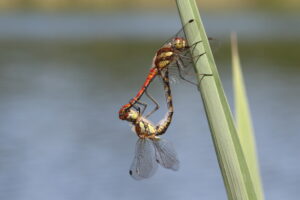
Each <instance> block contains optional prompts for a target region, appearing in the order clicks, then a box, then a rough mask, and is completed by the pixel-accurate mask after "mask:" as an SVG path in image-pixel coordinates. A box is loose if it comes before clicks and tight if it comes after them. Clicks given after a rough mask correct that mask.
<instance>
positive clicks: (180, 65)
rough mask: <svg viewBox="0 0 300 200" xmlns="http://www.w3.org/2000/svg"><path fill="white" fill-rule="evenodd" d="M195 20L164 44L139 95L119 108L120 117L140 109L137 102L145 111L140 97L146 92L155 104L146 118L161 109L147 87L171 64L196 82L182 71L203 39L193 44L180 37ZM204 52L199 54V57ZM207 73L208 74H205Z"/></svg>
mask: <svg viewBox="0 0 300 200" xmlns="http://www.w3.org/2000/svg"><path fill="white" fill-rule="evenodd" d="M193 22H194V20H193V19H191V20H189V21H188V23H186V24H185V25H184V26H183V27H182V28H181V29H180V30H179V31H178V32H177V33H176V34H175V36H173V37H172V38H171V39H169V40H168V41H167V42H165V43H164V45H163V46H162V47H161V48H159V49H158V50H157V52H156V54H155V56H154V58H153V61H152V65H151V68H150V71H149V73H148V76H147V78H146V80H145V82H144V83H143V85H142V87H141V89H140V90H139V91H138V93H137V95H136V96H135V97H134V98H132V99H131V100H130V101H129V103H127V104H125V105H123V106H122V107H121V109H120V110H119V118H120V119H123V120H124V119H125V118H126V117H125V114H126V113H127V111H128V110H129V109H130V108H132V107H134V108H137V109H140V107H137V106H135V105H136V104H139V105H140V106H143V109H142V112H141V113H143V112H144V111H145V109H146V107H147V104H146V103H144V102H141V101H140V99H141V97H142V95H143V94H144V93H145V94H146V95H147V97H148V98H149V99H150V100H151V101H152V102H153V103H154V104H155V108H154V109H153V110H152V111H151V112H149V113H148V114H147V115H146V118H148V117H149V116H150V115H151V114H153V113H154V112H155V111H156V110H158V109H159V104H158V103H157V101H156V100H155V99H154V98H153V97H152V96H151V95H150V94H149V93H148V92H147V88H148V86H149V85H150V83H151V82H152V81H153V80H154V78H155V77H156V76H157V75H160V74H163V73H164V72H165V71H168V69H169V68H170V66H175V67H176V68H177V69H178V75H179V77H180V78H181V79H183V80H185V81H187V82H189V83H192V84H195V83H193V82H192V81H190V80H188V79H186V78H185V77H184V76H183V75H182V71H184V70H186V68H187V67H188V66H190V65H186V64H185V63H186V61H188V62H190V63H191V61H192V59H193V58H192V57H191V55H188V53H189V51H190V50H191V49H192V50H193V49H194V47H195V46H196V45H197V44H198V43H199V42H201V41H199V42H196V43H195V44H193V45H191V46H190V45H188V42H187V40H186V39H185V37H179V35H180V33H183V30H184V28H185V27H186V26H187V25H188V24H191V23H193ZM203 54H205V53H202V54H200V55H198V56H197V58H198V59H199V58H200V57H201V56H202V55H203ZM203 75H206V74H203Z"/></svg>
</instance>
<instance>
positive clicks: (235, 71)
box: [231, 33, 264, 199]
mask: <svg viewBox="0 0 300 200" xmlns="http://www.w3.org/2000/svg"><path fill="white" fill-rule="evenodd" d="M231 55H232V77H233V88H234V102H235V118H236V128H237V132H238V133H239V134H238V136H239V139H240V142H241V146H242V148H243V152H244V155H245V157H246V162H247V164H248V167H249V170H250V174H251V178H252V180H253V182H254V183H255V184H254V188H255V191H256V194H257V196H258V197H259V199H264V195H263V191H262V184H261V180H260V173H259V167H258V162H257V156H256V148H255V146H256V145H255V138H254V132H253V128H252V121H251V114H250V111H249V106H248V100H247V95H246V89H245V84H244V78H243V74H242V69H241V64H240V59H239V54H238V44H237V36H236V34H235V33H232V34H231Z"/></svg>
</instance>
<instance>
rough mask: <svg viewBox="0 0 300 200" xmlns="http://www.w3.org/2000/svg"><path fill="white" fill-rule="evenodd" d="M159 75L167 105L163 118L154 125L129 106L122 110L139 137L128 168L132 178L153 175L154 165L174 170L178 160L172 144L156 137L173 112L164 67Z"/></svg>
mask: <svg viewBox="0 0 300 200" xmlns="http://www.w3.org/2000/svg"><path fill="white" fill-rule="evenodd" d="M162 77H163V83H164V90H165V96H166V100H167V107H168V112H167V114H166V116H165V118H164V119H163V120H162V121H161V122H159V123H158V125H154V124H153V123H152V122H151V121H149V120H148V119H147V118H146V117H144V116H142V115H141V113H140V112H138V111H136V110H134V109H132V108H130V109H129V110H126V113H125V115H124V116H125V119H124V120H126V121H128V122H130V123H131V124H132V126H133V127H132V128H133V131H134V132H135V133H136V134H137V136H138V137H139V139H138V141H137V143H136V148H135V156H134V159H133V162H132V164H131V167H130V170H129V174H130V176H131V177H132V178H134V179H136V180H142V179H146V178H149V177H151V176H153V175H154V174H155V172H156V170H157V167H158V165H161V166H162V167H164V168H166V169H171V170H174V171H177V170H178V169H179V160H178V158H177V153H176V151H175V149H174V148H173V146H172V144H171V143H170V142H168V141H167V140H165V139H162V138H160V136H161V135H163V134H164V133H165V132H166V131H167V129H168V127H169V126H170V123H171V121H172V116H173V113H174V109H173V103H172V95H171V89H170V85H169V75H168V71H166V72H165V74H162Z"/></svg>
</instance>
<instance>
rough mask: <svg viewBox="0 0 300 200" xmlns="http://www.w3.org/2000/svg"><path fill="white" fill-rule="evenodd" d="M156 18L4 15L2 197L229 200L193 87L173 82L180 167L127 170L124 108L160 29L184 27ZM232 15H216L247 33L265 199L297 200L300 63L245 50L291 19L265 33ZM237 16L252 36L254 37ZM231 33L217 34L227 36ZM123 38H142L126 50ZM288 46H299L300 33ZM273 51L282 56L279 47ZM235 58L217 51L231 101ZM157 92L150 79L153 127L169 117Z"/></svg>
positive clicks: (163, 33)
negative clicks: (155, 104) (156, 108)
mask: <svg viewBox="0 0 300 200" xmlns="http://www.w3.org/2000/svg"><path fill="white" fill-rule="evenodd" d="M160 16H161V15H159V16H158V15H156V16H154V15H150V14H149V15H145V16H144V15H141V16H139V17H138V18H137V17H136V16H134V15H129V16H127V15H125V16H123V15H112V16H110V17H103V15H100V16H98V15H75V14H73V15H71V14H61V15H46V14H45V15H43V14H3V15H2V16H0V27H2V28H1V29H0V63H1V65H0V111H1V112H0V138H1V140H0V199H7V200H8V199H9V200H27V199H28V200H29V199H30V200H35V199H36V200H38V199H39V200H40V199H45V200H47V199H49V200H50V199H51V200H53V199H55V200H60V199H72V200H77V199H78V200H82V199H89V200H93V199H124V200H126V199H128V200H129V199H130V200H132V199H145V200H147V199H149V200H150V199H151V200H152V199H174V200H177V199H189V200H194V199H226V192H225V189H224V185H223V181H222V177H221V174H220V170H219V167H218V163H217V160H216V155H215V152H214V148H213V144H212V140H211V136H210V132H209V129H208V124H207V121H206V117H205V113H204V110H203V106H202V102H201V99H200V96H199V93H198V92H197V90H196V88H193V87H191V86H190V85H189V84H185V83H180V84H176V86H174V87H172V89H173V90H172V91H173V96H174V107H175V114H174V120H173V122H172V125H171V126H170V128H169V130H168V132H167V133H166V135H165V138H167V139H168V140H169V141H171V142H172V143H173V144H174V146H175V148H176V150H177V152H178V155H179V159H180V162H181V166H180V170H179V171H178V172H173V171H170V170H166V169H162V168H159V169H158V171H157V173H156V174H155V175H154V176H153V177H152V178H151V179H148V180H144V181H138V182H137V181H135V180H133V179H132V178H131V177H130V176H129V174H128V169H129V166H130V164H131V161H132V159H133V153H134V147H135V142H136V140H137V138H136V136H135V135H134V134H133V133H132V132H131V130H130V127H129V126H128V124H127V123H126V122H124V121H120V120H119V119H118V115H117V111H118V109H119V108H120V106H121V105H123V104H125V103H127V102H128V100H129V99H130V98H131V97H132V96H133V95H134V94H135V93H136V92H137V90H138V89H139V87H140V85H141V84H142V82H143V80H144V78H145V76H146V73H147V71H148V65H149V64H150V62H151V57H152V54H151V52H154V51H155V50H156V48H157V45H156V44H160V43H161V41H164V40H165V37H168V36H167V35H170V34H169V29H165V28H163V29H160V28H159V27H165V25H164V24H168V26H169V25H170V27H171V28H170V29H172V31H173V30H174V31H173V32H176V28H178V26H179V23H178V22H177V21H176V20H177V19H174V18H173V16H166V17H165V18H164V20H161V21H160ZM237 16H239V18H230V17H229V18H226V17H224V18H223V19H220V20H221V21H222V22H224V23H225V22H226V23H229V21H230V20H233V23H232V24H233V26H236V27H241V28H240V33H239V35H241V38H243V39H242V40H241V49H242V51H241V55H242V64H243V69H244V74H245V80H246V86H247V91H248V96H249V102H250V107H251V112H252V117H253V123H254V129H255V132H256V140H257V147H258V149H257V151H258V156H259V161H260V168H261V175H262V180H263V185H264V189H265V195H266V199H272V200H279V199H280V200H281V199H298V196H299V194H300V193H299V187H300V172H299V169H300V162H299V159H298V157H299V153H300V151H299V141H300V140H299V139H300V136H299V124H300V107H299V106H298V105H299V98H300V89H299V85H300V79H299V77H298V74H299V73H300V69H299V67H298V66H299V62H297V60H298V59H297V57H296V56H293V55H296V54H292V55H290V54H289V52H286V51H283V50H282V54H281V53H280V54H279V56H278V53H276V51H275V52H274V53H273V54H272V53H270V52H267V51H268V50H270V48H266V47H265V46H263V45H262V46H261V48H260V50H257V51H255V50H251V48H250V50H249V48H248V49H247V48H246V47H247V45H248V46H249V44H247V41H249V38H259V37H258V36H257V35H256V34H258V33H260V32H264V34H263V39H262V40H264V39H267V40H268V41H270V40H271V39H270V38H273V37H274V38H280V33H277V32H276V31H275V33H274V32H273V31H274V30H278V29H279V28H278V27H282V26H285V25H286V23H285V22H289V23H291V24H293V23H295V20H296V19H295V18H294V17H290V18H283V19H282V20H283V21H279V22H278V21H276V20H274V21H273V20H271V21H272V22H273V23H274V24H273V25H272V26H271V28H270V29H268V30H263V28H262V27H260V26H257V27H256V24H260V23H262V22H261V21H260V20H257V19H259V16H257V15H250V14H248V15H242V14H239V15H237ZM249 16H250V17H249ZM260 16H263V15H262V14H261V15H260ZM272 17H273V15H271V17H270V16H269V17H268V18H266V19H264V17H263V18H261V20H266V21H264V22H268V20H270V18H272ZM249 18H250V19H249ZM279 18H280V19H281V17H278V19H279ZM218 19H219V16H211V17H210V18H209V17H207V19H206V20H207V22H205V23H207V24H208V26H209V27H210V31H212V33H214V32H215V31H216V30H219V29H222V26H221V27H219V26H218V25H219V24H220V22H216V21H218ZM229 19H230V20H229ZM256 20H257V21H256ZM284 20H286V21H284ZM158 21H159V22H160V23H157V22H158ZM169 21H170V23H169ZM242 21H245V23H246V24H247V23H248V24H249V26H248V27H252V28H253V26H254V28H253V29H255V27H256V28H257V29H255V30H250V29H249V30H250V31H252V32H251V33H252V34H249V35H247V34H246V32H247V31H244V32H243V30H244V28H245V27H247V26H246V25H245V24H243V23H242ZM256 22H257V23H256ZM105 24H106V25H107V26H103V25H105ZM177 25H178V26H177ZM277 25H278V26H277ZM104 27H105V28H104ZM132 27H135V28H134V30H139V31H137V32H136V31H133V30H132ZM153 27H156V28H153ZM157 27H158V28H157ZM223 27H226V24H224V26H223ZM294 28H295V29H296V32H297V31H299V27H294ZM222 30H223V29H222ZM216 32H218V31H216ZM227 32H228V30H227V29H224V30H223V31H221V35H220V36H221V38H222V34H223V35H225V34H227ZM243 33H245V34H246V35H243ZM144 34H146V36H144ZM286 34H287V35H288V34H290V35H293V34H294V33H286ZM152 35H154V36H153V37H152ZM123 36H124V38H127V39H128V38H130V39H131V41H134V40H133V39H134V38H135V37H137V39H138V40H137V41H135V43H134V44H131V43H124V40H123V39H124V38H123ZM267 36H268V37H267ZM144 37H145V38H144ZM284 37H285V35H283V36H282V38H284ZM112 38H113V39H119V40H117V41H116V40H115V41H111V40H110V39H112ZM143 39H144V40H145V41H143ZM289 39H290V40H292V39H293V40H294V41H295V42H296V43H297V42H298V43H299V40H298V36H297V37H296V36H295V37H292V36H289ZM104 40H106V41H104ZM149 40H155V41H156V42H154V43H149ZM243 41H246V42H245V43H243ZM275 41H276V40H275ZM275 41H274V43H275ZM243 45H244V46H243ZM251 45H256V43H255V42H253V44H251ZM251 45H250V46H251ZM245 46H246V47H245ZM111 47H112V48H111ZM243 47H244V48H243ZM275 47H276V48H277V49H279V50H277V51H279V52H281V44H278V46H276V45H275ZM264 48H265V49H264ZM243 49H244V50H243ZM274 49H275V48H274ZM228 51H229V49H226V47H225V49H221V50H220V52H219V54H221V56H219V57H220V60H217V63H218V67H219V70H220V75H221V77H222V81H223V82H224V86H225V90H226V92H227V95H228V98H229V101H230V103H231V104H232V90H231V75H230V73H231V72H230V58H229V54H228ZM222 54H225V55H228V57H226V58H224V57H222ZM217 57H218V56H217ZM161 91H162V88H161V87H160V84H159V82H158V83H154V85H153V87H152V88H151V93H153V94H154V95H156V96H158V100H159V101H160V103H161V104H162V109H161V110H160V112H158V113H156V114H155V116H153V118H152V120H154V121H155V122H156V121H159V120H160V119H161V118H162V116H164V112H165V111H166V110H165V107H164V106H163V105H164V101H163V96H162V95H161Z"/></svg>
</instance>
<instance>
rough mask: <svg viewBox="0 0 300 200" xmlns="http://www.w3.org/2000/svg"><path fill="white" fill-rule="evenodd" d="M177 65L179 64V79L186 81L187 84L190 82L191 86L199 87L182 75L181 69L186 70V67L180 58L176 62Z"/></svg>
mask: <svg viewBox="0 0 300 200" xmlns="http://www.w3.org/2000/svg"><path fill="white" fill-rule="evenodd" d="M176 64H177V68H178V72H179V73H178V74H179V77H180V78H181V79H182V80H184V81H186V82H188V83H190V84H192V85H195V86H197V84H196V83H194V82H193V81H190V80H188V79H186V78H185V77H184V76H183V75H182V71H181V69H183V68H184V65H183V62H182V59H181V58H180V57H179V58H178V59H177V60H176Z"/></svg>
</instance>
